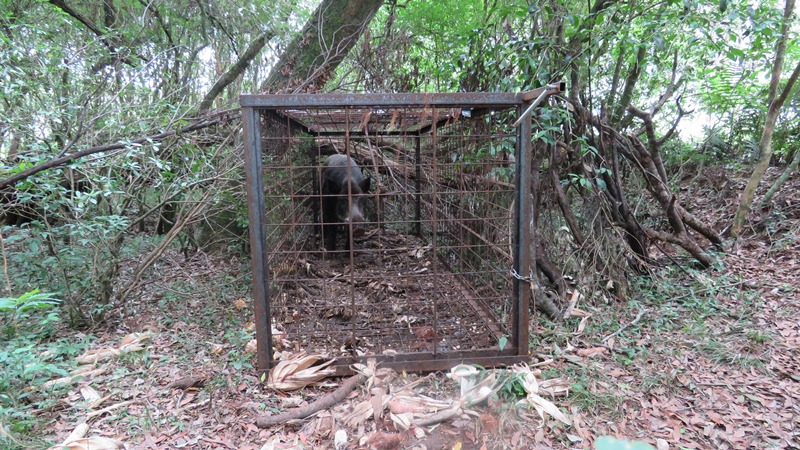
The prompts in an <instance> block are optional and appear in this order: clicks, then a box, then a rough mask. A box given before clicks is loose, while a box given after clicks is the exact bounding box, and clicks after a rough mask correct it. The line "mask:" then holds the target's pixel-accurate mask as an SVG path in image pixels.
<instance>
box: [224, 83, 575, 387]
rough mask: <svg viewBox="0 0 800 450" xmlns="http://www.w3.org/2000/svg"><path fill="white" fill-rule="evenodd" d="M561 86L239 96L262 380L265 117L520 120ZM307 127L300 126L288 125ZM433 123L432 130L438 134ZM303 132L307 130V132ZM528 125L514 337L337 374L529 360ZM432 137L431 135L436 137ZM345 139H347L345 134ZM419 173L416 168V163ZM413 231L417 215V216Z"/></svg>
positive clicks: (527, 125)
mask: <svg viewBox="0 0 800 450" xmlns="http://www.w3.org/2000/svg"><path fill="white" fill-rule="evenodd" d="M562 89H563V84H561V85H558V86H556V87H553V86H547V87H543V88H540V89H537V90H533V91H528V92H522V93H431V94H292V95H242V96H241V97H240V103H241V106H242V117H243V124H244V144H245V148H244V153H245V155H244V156H245V172H246V180H247V198H248V216H249V220H250V249H251V262H252V269H253V298H254V302H255V324H256V342H257V359H258V370H259V372H265V371H268V370H269V369H270V368H271V367H272V366H274V365H275V364H276V361H273V359H272V349H273V347H272V324H271V320H272V317H271V316H270V304H269V299H270V286H269V276H268V273H269V270H268V267H267V261H268V249H267V248H266V246H267V239H266V226H267V223H266V216H265V210H264V207H265V193H264V174H263V162H262V137H261V126H260V123H261V122H260V114H261V112H264V111H273V112H274V111H277V110H282V109H283V110H285V109H304V108H308V109H313V108H318V109H332V108H352V107H372V108H391V107H417V108H431V107H433V108H446V107H458V108H475V109H476V110H478V109H481V110H487V111H488V110H490V109H491V108H514V107H516V111H517V114H518V116H520V115H522V114H523V112H524V111H526V109H527V107H528V106H529V105H530V104H531V103H532V102H533V99H536V98H537V97H539V96H540V95H541V94H542V93H543V92H545V91H548V90H549V91H550V92H548V93H556V92H559V91H560V90H562ZM293 121H294V122H295V124H297V125H300V126H301V127H304V126H303V124H302V123H298V122H297V120H296V119H295V120H293ZM437 125H438V124H437V123H436V120H435V119H434V121H433V122H432V123H431V124H430V128H431V129H432V130H436V127H437ZM304 128H305V129H306V130H308V128H307V127H304ZM531 130H532V124H531V120H530V119H528V120H522V121H521V124H520V125H519V126H518V127H517V138H516V175H515V189H516V199H515V211H514V217H515V226H514V238H515V243H516V249H515V252H514V260H513V268H514V270H515V271H516V272H517V273H518V274H519V275H520V277H515V278H514V281H513V296H514V299H513V307H512V322H511V332H512V336H510V337H509V338H510V339H509V346H508V348H505V349H499V348H489V349H483V350H469V351H453V352H446V353H440V352H419V353H400V354H395V355H391V356H387V355H370V356H366V357H361V358H353V357H343V358H337V360H336V363H335V367H336V370H337V373H338V374H342V375H344V374H346V373H349V372H350V370H351V369H350V368H349V366H350V364H352V363H354V362H359V361H360V362H363V361H364V360H366V359H375V360H377V361H378V362H380V363H381V364H382V365H383V366H385V367H392V368H395V369H398V370H407V371H433V370H445V369H448V368H450V367H452V366H454V365H456V364H459V363H473V364H480V365H483V366H487V367H489V366H495V365H504V364H514V363H518V362H523V361H527V360H528V359H529V353H528V352H529V350H528V338H529V334H528V333H529V331H528V322H529V314H530V313H529V299H530V294H531V291H530V290H531V288H532V286H531V284H530V283H529V282H527V281H523V280H521V279H520V278H525V277H527V276H529V275H530V274H531V273H532V271H533V270H534V268H535V267H534V265H535V262H534V260H533V257H532V255H531V252H532V244H533V239H534V236H533V235H532V233H531V227H530V224H529V223H528V222H529V219H530V218H531V217H533V211H532V207H533V205H532V204H531V197H530V195H529V193H530V188H531V186H530V177H531V159H532V156H533V155H532V152H533V146H532V142H531V135H532V131H531ZM434 132H435V131H434ZM345 133H349V128H348V130H347V131H345ZM419 134H420V133H419V130H417V133H416V136H417V149H416V151H417V153H418V152H419ZM417 170H419V161H417ZM415 215H416V220H417V226H418V225H419V212H418V211H417V212H416V214H415Z"/></svg>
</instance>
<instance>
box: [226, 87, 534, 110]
mask: <svg viewBox="0 0 800 450" xmlns="http://www.w3.org/2000/svg"><path fill="white" fill-rule="evenodd" d="M531 92H534V91H531ZM523 95H524V93H506V92H477V93H476V92H454V93H428V94H400V93H383V94H258V95H254V94H243V95H241V96H239V102H240V103H241V105H242V106H243V107H254V108H344V107H345V106H349V107H381V108H397V107H411V106H423V107H425V106H436V107H441V108H452V107H470V106H480V107H489V108H490V107H509V106H516V105H519V104H521V103H522V102H524V101H525V100H524V98H523Z"/></svg>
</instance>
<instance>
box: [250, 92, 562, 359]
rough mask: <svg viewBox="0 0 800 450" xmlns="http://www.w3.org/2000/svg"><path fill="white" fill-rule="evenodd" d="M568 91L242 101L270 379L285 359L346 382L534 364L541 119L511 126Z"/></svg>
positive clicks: (257, 290) (257, 292)
mask: <svg viewBox="0 0 800 450" xmlns="http://www.w3.org/2000/svg"><path fill="white" fill-rule="evenodd" d="M557 91H558V89H555V90H551V89H549V88H548V89H544V88H543V89H540V90H537V91H532V92H526V93H516V94H513V93H456V94H319V95H311V94H309V95H264V96H261V95H257V96H243V97H242V107H243V117H244V120H245V148H246V152H245V156H246V161H247V176H248V199H249V215H250V236H251V243H252V244H251V252H252V262H253V281H254V300H255V306H256V328H257V336H256V338H257V341H258V358H259V360H258V366H259V370H267V369H269V367H270V366H273V365H275V364H276V361H275V360H276V359H281V358H282V357H283V356H282V354H281V353H280V352H281V351H284V350H289V351H297V350H303V351H307V352H309V353H319V354H326V355H329V356H330V357H333V358H336V363H335V367H336V368H337V371H339V372H340V373H342V374H344V373H347V372H348V371H349V368H348V367H349V365H350V364H352V363H353V362H357V361H362V362H363V361H365V360H366V359H367V358H370V359H375V360H377V361H378V362H379V363H380V364H382V365H383V366H384V367H393V368H396V369H403V370H412V371H414V370H416V371H428V370H440V369H448V368H450V367H452V366H454V365H455V364H458V363H461V362H466V363H473V364H481V365H484V366H493V365H497V364H510V363H515V362H520V361H526V360H528V358H529V356H528V326H529V324H528V317H529V316H528V315H529V312H528V301H529V298H530V289H531V284H530V283H528V282H527V281H525V280H524V279H523V278H521V277H513V276H512V275H511V273H517V274H529V273H531V269H532V262H533V258H532V254H531V249H532V248H535V247H534V246H533V245H532V241H531V239H532V233H531V229H530V226H529V225H528V224H529V223H530V217H531V202H530V196H529V195H528V193H529V192H530V189H531V187H530V161H531V158H530V155H531V151H532V132H531V130H532V124H531V121H530V120H529V119H528V120H521V121H520V123H521V125H520V126H516V125H514V124H513V123H514V120H515V119H517V118H519V117H520V116H521V115H523V112H524V111H525V110H526V108H527V107H528V106H529V105H531V103H532V101H533V100H534V99H536V98H537V97H540V96H543V95H545V94H547V93H555V92H557ZM467 113H469V114H467ZM336 149H339V150H338V151H337V150H336ZM342 149H346V150H345V151H342ZM504 152H508V153H510V154H513V155H514V159H513V163H512V164H510V165H509V164H508V160H509V159H510V158H508V159H506V158H505V157H503V156H502V155H503V154H504ZM345 154H346V155H347V156H345ZM325 156H327V158H328V159H327V161H325ZM351 156H352V158H351ZM509 156H510V155H509ZM357 162H358V163H360V164H361V167H359V165H358V164H357ZM367 172H368V174H369V175H370V178H367V177H366V175H367ZM266 180H268V185H267V186H265V181H266ZM326 185H327V186H326ZM370 188H371V189H372V191H373V192H371V193H370V194H369V195H365V194H366V193H367V192H368V191H369V190H370ZM348 194H349V195H348ZM367 198H369V200H370V201H369V202H368V203H367V204H366V205H365V203H366V202H365V201H366V199H367ZM309 205H313V214H310V213H309V212H310V211H309ZM373 205H374V208H372V206H373ZM365 206H370V208H369V210H368V211H365V210H364V207H365ZM320 212H321V213H322V215H323V216H324V217H322V218H320V217H319V216H318V214H319V213H320ZM365 216H366V217H368V221H369V222H368V223H369V224H370V225H369V231H368V232H367V233H366V234H365V236H362V237H359V236H356V235H354V233H353V232H352V229H351V227H352V225H354V224H355V223H357V222H358V220H360V219H364V218H365ZM320 223H322V226H321V227H320ZM345 225H346V226H345ZM316 227H320V228H321V229H322V231H323V234H324V235H325V236H324V237H323V241H324V244H325V247H326V248H327V249H328V250H331V249H336V248H338V245H337V244H339V243H338V242H337V237H342V236H341V232H342V229H346V230H347V234H348V241H350V238H352V239H353V240H354V241H355V242H348V243H347V244H346V245H349V246H350V248H351V249H352V248H353V247H355V246H357V247H358V252H359V256H358V258H353V257H350V258H329V257H326V252H327V250H326V251H322V249H321V248H320V247H321V246H320V245H319V241H318V240H317V239H316V233H315V232H314V230H315V229H320V228H316ZM326 227H327V228H328V230H325V228H326ZM333 227H338V232H337V231H336V229H334V228H333ZM509 249H510V250H511V252H509ZM350 254H351V255H352V254H353V253H352V252H350ZM512 269H513V271H512ZM273 330H276V331H275V332H276V333H279V334H276V335H275V336H273Z"/></svg>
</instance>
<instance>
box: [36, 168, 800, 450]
mask: <svg viewBox="0 0 800 450" xmlns="http://www.w3.org/2000/svg"><path fill="white" fill-rule="evenodd" d="M745 176H746V175H745V174H743V173H739V174H735V175H731V174H730V173H729V172H726V171H724V170H723V169H720V168H710V169H704V171H703V172H702V176H699V177H696V178H694V179H692V180H686V181H685V182H684V183H683V184H682V187H681V191H680V193H679V195H680V196H681V198H682V199H683V200H684V201H685V202H687V204H688V205H687V206H688V208H689V209H690V210H691V211H693V212H694V213H695V214H697V215H699V216H701V217H703V218H704V219H705V220H706V221H708V222H710V223H711V224H712V225H713V226H714V227H715V228H716V229H717V230H721V229H722V228H724V226H725V225H727V224H728V223H729V222H730V219H731V217H732V214H733V211H734V210H735V206H736V198H737V192H740V190H741V188H742V187H743V186H744V183H745V182H746V178H745ZM776 176H777V172H775V173H772V172H771V173H770V176H769V179H774V178H775V177H776ZM765 184H766V183H765ZM782 192H783V194H780V195H778V196H777V198H776V199H775V201H774V204H775V205H776V206H775V208H774V209H772V210H770V211H764V212H763V213H759V214H754V215H753V217H752V218H753V221H752V222H751V223H752V224H753V228H752V229H751V230H749V233H748V234H747V235H746V236H745V237H744V238H742V239H740V240H739V241H738V242H737V243H735V244H732V246H731V247H729V248H727V249H726V250H727V251H726V252H725V253H724V254H720V255H719V257H720V265H719V267H717V268H715V269H713V270H707V271H697V270H691V269H679V268H676V267H674V264H669V259H667V258H665V260H664V262H665V267H663V268H660V269H656V270H655V271H654V272H653V274H652V275H651V276H650V277H648V278H647V279H646V280H645V279H642V280H633V281H632V283H631V284H632V286H631V289H630V292H632V294H630V296H629V298H626V299H621V300H619V301H618V302H617V303H616V304H610V305H606V304H597V305H593V304H591V303H590V302H588V301H587V302H586V303H585V304H580V305H579V308H580V309H582V310H584V311H587V312H589V313H590V314H591V316H589V317H588V318H586V319H585V320H584V321H583V324H582V325H581V326H579V323H580V322H581V319H580V318H570V319H569V320H568V322H567V323H566V324H564V325H561V326H557V325H554V324H552V323H550V322H548V321H546V320H544V319H534V321H533V322H532V324H531V335H532V336H534V337H533V338H532V339H533V340H534V341H535V342H534V343H533V347H532V353H533V354H534V355H537V356H534V357H533V358H532V361H531V362H532V364H537V363H538V366H537V369H539V370H541V373H540V374H539V379H540V380H543V379H552V378H562V379H566V380H568V382H569V386H570V389H569V392H568V395H566V396H557V397H554V398H550V400H551V401H552V402H553V403H555V404H556V405H557V406H558V407H559V408H560V409H561V411H563V412H564V413H565V414H566V415H568V417H570V418H571V421H572V425H565V424H564V423H562V422H560V421H558V420H555V419H554V418H552V417H550V416H548V417H547V418H546V419H544V420H542V419H540V418H539V416H538V415H537V414H535V413H533V414H530V413H529V414H521V411H519V409H518V408H517V407H515V406H514V403H513V401H510V400H508V398H509V397H508V396H505V397H500V398H499V399H493V400H491V401H490V402H489V404H488V405H482V406H474V407H471V409H472V410H473V411H474V412H475V414H474V415H472V416H467V417H459V418H455V419H451V420H447V421H444V422H443V423H441V424H439V425H438V426H437V427H435V428H434V429H433V430H430V429H425V430H421V429H420V430H416V432H415V431H414V430H412V431H398V429H397V428H396V427H395V426H394V423H393V422H392V421H391V419H390V418H389V417H387V416H388V414H385V415H384V416H383V417H381V418H379V419H369V420H363V421H360V422H359V423H358V424H357V425H355V426H350V427H348V426H346V425H344V421H343V419H342V417H343V416H344V415H346V414H347V413H348V412H350V411H348V408H352V407H354V405H356V404H357V403H358V402H361V401H363V400H365V399H369V395H370V392H371V390H370V389H368V387H367V386H366V385H361V386H359V387H357V388H356V390H355V391H353V392H352V393H351V394H350V395H349V396H348V397H347V398H346V399H345V400H344V401H342V402H341V403H339V404H338V405H336V406H334V407H332V408H330V409H328V410H325V411H322V412H320V413H318V414H317V415H315V416H313V417H311V418H309V419H306V420H302V421H295V422H291V423H288V424H284V425H279V426H273V427H271V428H267V429H260V428H258V427H257V426H256V424H255V423H256V419H257V418H258V417H263V416H267V415H270V414H275V413H278V412H281V411H285V410H290V409H292V408H293V407H297V406H299V405H302V404H306V403H310V402H311V401H313V400H314V399H315V398H318V397H320V396H323V395H325V394H326V393H329V392H331V391H332V390H333V389H335V388H336V387H337V386H338V384H339V383H340V382H341V380H337V379H332V380H329V381H327V382H326V383H324V384H323V385H322V386H318V387H312V388H306V389H303V390H301V391H299V393H298V392H294V393H280V392H276V391H273V390H270V389H268V388H266V387H265V386H264V384H263V383H262V382H261V380H260V379H259V378H258V377H257V376H256V374H255V370H254V369H253V366H254V365H255V360H254V356H253V354H252V353H251V352H250V351H248V343H249V342H250V341H251V339H252V337H253V335H254V332H253V327H252V323H251V322H252V319H251V318H252V315H253V311H252V309H251V305H250V303H251V300H249V283H250V281H249V280H250V278H249V276H242V272H243V268H244V269H246V266H243V263H242V262H241V260H240V259H237V258H234V257H231V258H229V259H223V258H220V257H212V256H208V255H204V254H197V255H195V256H194V257H193V258H192V259H191V260H190V261H188V262H187V261H185V260H184V257H183V256H182V255H179V254H178V252H177V251H176V252H174V253H173V254H171V255H168V256H167V257H165V258H164V259H163V260H162V261H161V262H160V263H159V267H157V270H154V271H153V272H152V274H151V275H150V276H151V280H150V283H149V285H148V286H147V287H146V288H145V289H143V290H142V291H141V292H140V293H139V295H137V296H136V298H135V299H133V300H131V301H129V302H127V303H126V304H125V305H121V306H119V307H118V309H117V317H114V318H113V319H112V320H109V321H108V322H107V323H106V325H105V328H102V329H95V330H92V334H91V344H90V347H91V348H92V349H93V351H95V352H97V351H98V350H101V349H104V348H108V349H117V350H120V349H121V350H123V353H122V354H120V355H118V356H116V357H109V358H104V355H102V354H99V353H95V356H96V360H95V361H94V362H90V364H88V366H89V367H92V368H96V369H97V371H96V372H93V373H88V374H87V375H85V376H84V377H83V378H81V379H80V380H78V381H76V382H74V383H72V384H70V385H68V387H67V388H66V389H64V388H62V389H60V390H56V391H53V394H54V395H58V396H60V397H59V400H58V401H57V402H56V403H55V406H53V407H51V408H48V409H46V410H42V411H40V412H39V416H40V418H41V419H42V420H44V421H45V423H46V424H47V426H46V430H47V432H46V433H45V434H46V435H47V436H46V437H47V439H48V440H50V441H51V442H62V441H63V440H64V439H65V438H66V436H67V435H68V434H69V433H70V432H72V431H73V430H74V429H75V428H76V427H77V426H78V425H79V424H80V423H82V422H84V421H86V422H87V423H88V425H89V435H92V436H102V437H107V438H112V439H115V440H117V441H119V442H122V443H124V444H125V445H126V446H127V448H143V449H151V448H152V449H159V448H202V449H212V448H213V449H224V448H229V449H265V450H266V449H282V448H334V436H335V434H336V431H337V430H340V429H344V430H345V431H346V432H347V434H348V440H347V443H346V444H344V445H343V446H342V447H341V448H348V449H355V448H379V449H390V448H408V449H442V448H444V449H483V448H486V449H495V448H537V449H538V448H542V449H546V448H593V443H594V442H595V440H596V439H597V438H598V437H600V436H616V437H620V438H626V439H636V440H641V441H645V442H648V443H650V444H651V445H653V446H654V447H656V448H658V449H659V450H661V449H666V448H670V449H677V448H704V449H727V448H730V449H743V448H800V358H799V357H798V355H800V321H799V320H798V317H800V285H799V284H798V276H800V245H797V242H798V239H799V238H800V176H798V174H795V175H794V176H793V178H792V179H791V180H790V182H789V184H787V185H786V186H784V188H783V190H782ZM665 250H666V251H667V252H670V250H671V249H669V248H666V249H665ZM655 253H656V252H655V251H654V254H655ZM637 317H638V320H637ZM108 324H112V325H108ZM620 330H621V331H620ZM618 331H619V332H618ZM615 332H618V333H617V334H615V335H614V336H613V337H611V338H608V337H609V336H610V335H612V334H613V333H615ZM131 333H143V334H139V335H135V336H138V339H139V340H137V341H135V342H134V343H133V344H130V345H128V346H127V347H125V346H121V340H122V339H123V337H124V336H128V335H130V334H131ZM606 338H608V339H606ZM125 349H128V350H130V349H133V350H138V349H140V350H138V351H131V352H124V350H125ZM414 381H418V382H419V385H418V386H417V387H416V388H415V390H414V391H415V392H417V393H424V395H426V396H428V397H433V398H437V399H440V400H446V401H449V400H456V399H457V398H458V396H459V386H458V384H457V383H456V382H454V381H452V380H451V379H449V378H447V377H446V376H445V375H444V374H443V373H435V374H432V375H430V376H422V375H414V374H396V375H395V376H394V377H393V378H391V380H389V382H390V383H391V384H392V386H393V389H400V387H402V386H404V385H406V384H408V383H411V382H414ZM423 431H424V432H423ZM340 434H341V433H340ZM99 442H100V441H97V443H98V444H99ZM92 448H93V449H96V448H98V447H92Z"/></svg>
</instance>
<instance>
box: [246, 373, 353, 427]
mask: <svg viewBox="0 0 800 450" xmlns="http://www.w3.org/2000/svg"><path fill="white" fill-rule="evenodd" d="M364 378H365V377H364V376H362V375H355V376H352V377H350V378H348V379H347V380H346V381H345V382H344V383H342V385H341V386H339V387H338V388H337V389H336V390H335V391H333V392H331V393H330V394H327V395H324V396H322V397H320V398H318V399H317V400H316V401H314V402H313V403H310V404H308V405H306V406H301V407H299V408H295V409H293V410H291V411H287V412H285V413H282V414H278V415H275V416H266V417H259V418H258V419H256V426H257V427H259V428H269V427H271V426H273V425H278V424H282V423H284V422H288V421H290V420H298V419H305V418H306V417H308V416H310V415H312V414H314V413H316V412H317V411H322V410H323V409H328V408H330V407H332V406H333V405H335V404H337V403H339V402H341V401H342V400H344V398H345V397H347V394H349V393H350V392H352V391H353V390H355V388H356V387H357V386H358V385H359V383H361V382H362V381H363V380H364Z"/></svg>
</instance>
